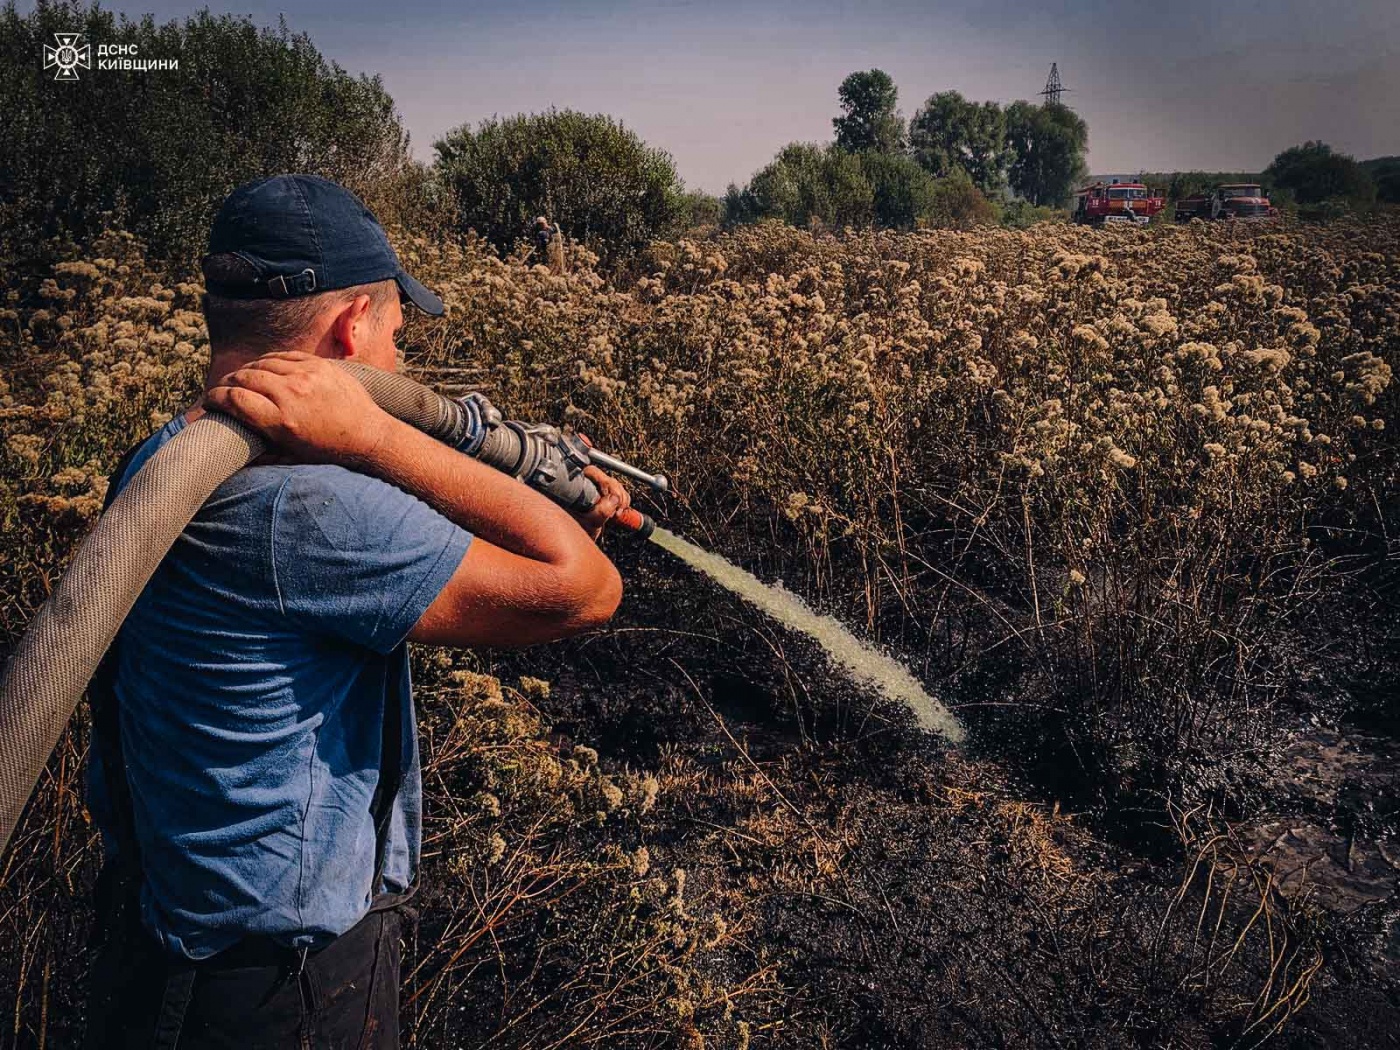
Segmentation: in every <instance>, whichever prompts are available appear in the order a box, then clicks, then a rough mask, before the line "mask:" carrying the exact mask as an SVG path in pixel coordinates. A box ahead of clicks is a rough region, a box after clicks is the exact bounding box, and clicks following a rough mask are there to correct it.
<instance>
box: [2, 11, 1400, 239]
mask: <svg viewBox="0 0 1400 1050" xmlns="http://www.w3.org/2000/svg"><path fill="white" fill-rule="evenodd" d="M77 30H81V31H82V32H83V33H84V34H85V36H86V38H87V40H88V41H89V42H91V43H93V44H98V43H102V44H109V45H112V44H134V45H136V46H137V47H138V50H139V53H141V54H147V55H160V56H170V57H178V59H179V62H180V67H179V70H178V71H173V72H160V73H155V72H153V73H148V74H145V75H139V76H138V75H122V74H117V73H100V72H98V71H92V72H90V73H89V72H84V73H83V74H82V76H81V77H80V79H79V80H78V81H76V82H66V83H56V82H54V79H53V74H52V71H46V70H44V69H43V68H42V63H41V62H40V61H39V56H40V54H41V53H42V49H43V47H44V45H45V44H47V43H51V42H52V40H53V34H54V33H56V32H72V31H77ZM0 62H3V64H4V66H5V68H6V70H7V71H8V75H7V76H6V77H4V78H0V114H3V120H4V124H5V128H6V146H7V148H6V149H5V150H3V151H0V255H3V256H4V257H6V258H7V259H9V260H10V261H11V263H12V264H14V263H20V262H22V260H24V259H25V258H28V257H40V256H42V255H43V254H45V253H47V252H49V251H51V250H52V245H53V243H54V241H55V239H70V240H76V241H83V240H86V239H88V238H90V237H91V236H92V235H93V234H95V233H97V232H100V231H101V230H102V229H104V228H108V227H121V228H125V229H128V230H130V231H132V232H133V233H135V234H137V235H138V236H140V237H141V238H142V239H143V240H145V241H146V242H147V244H148V245H149V247H150V248H151V250H152V251H153V252H154V253H156V254H157V255H165V256H169V257H172V258H183V259H184V260H186V261H192V260H193V259H194V258H195V257H196V256H197V255H198V254H199V253H200V252H201V251H203V248H204V238H205V236H206V232H207V230H208V228H209V222H210V219H211V218H212V216H213V212H214V210H215V209H216V208H217V207H218V205H219V202H220V201H221V200H222V199H223V197H224V196H225V195H226V194H227V193H228V191H229V190H230V189H232V188H233V187H234V186H236V185H238V184H239V183H241V182H244V181H247V180H248V179H252V178H255V177H257V176H259V175H267V174H273V173H276V172H280V171H305V172H311V173H314V174H320V175H325V176H327V177H329V178H333V179H336V180H337V181H339V182H342V183H344V184H345V185H347V186H349V187H350V188H351V189H352V190H354V191H355V192H356V193H357V194H359V195H360V196H361V197H362V198H363V199H364V200H365V201H366V203H367V204H368V205H369V206H370V208H371V209H372V210H373V211H374V212H375V213H376V214H377V215H378V216H379V217H380V218H381V219H382V220H383V221H385V222H386V223H389V224H399V225H403V226H409V227H412V228H414V229H416V230H418V231H420V232H426V233H444V232H448V231H466V230H474V231H475V232H476V233H477V234H478V235H480V236H482V237H484V238H486V239H487V240H489V241H490V242H491V243H492V244H493V245H495V246H496V247H497V248H498V249H500V250H502V251H509V250H512V249H513V248H514V247H515V246H516V245H517V244H518V243H519V242H520V241H521V240H522V239H524V238H525V237H526V236H527V233H528V230H529V228H530V224H531V222H532V220H533V218H534V217H535V216H536V215H540V214H544V215H547V216H548V217H549V218H550V220H551V221H553V222H555V223H557V224H558V225H560V226H561V227H562V228H563V229H564V231H565V232H566V234H568V235H569V236H570V237H571V238H573V239H576V240H580V241H583V242H585V243H587V244H588V245H589V246H590V247H592V248H593V249H594V250H596V251H597V252H598V253H599V254H600V255H602V256H603V257H604V258H605V260H607V261H611V260H614V259H621V258H625V257H627V256H628V255H630V254H631V253H632V252H633V251H634V250H635V249H637V248H638V247H640V246H642V245H645V244H646V243H647V242H648V241H650V240H652V239H654V238H663V237H673V236H677V235H679V234H681V233H683V232H684V231H686V230H688V229H692V228H694V227H696V226H699V225H708V224H719V223H721V222H725V223H731V224H732V223H740V222H753V221H758V220H762V219H770V218H777V219H782V220H785V221H787V222H790V223H793V224H796V225H811V224H821V225H825V226H827V227H829V228H840V227H843V226H857V227H862V226H877V225H878V226H888V227H896V228H904V229H908V228H912V227H914V226H917V225H932V226H968V225H972V224H976V223H983V222H994V221H997V220H1000V221H1002V222H1005V223H1009V224H1014V225H1020V224H1026V223H1029V222H1032V221H1035V220H1037V219H1041V218H1047V217H1053V216H1056V215H1059V214H1061V213H1059V212H1055V211H1053V210H1051V208H1052V207H1053V206H1060V205H1063V204H1064V203H1065V202H1066V201H1067V200H1068V198H1069V196H1070V194H1071V193H1072V191H1073V189H1074V187H1075V184H1076V182H1077V181H1078V180H1079V179H1081V178H1083V177H1084V173H1085V165H1084V154H1085V150H1086V148H1087V141H1088V129H1087V128H1086V127H1085V124H1084V121H1083V120H1082V119H1081V118H1079V117H1078V116H1077V115H1076V114H1075V113H1073V111H1071V110H1069V109H1068V108H1067V107H1065V106H1060V105H1055V104H1047V105H1038V104H1032V103H1029V102H1024V101H1018V102H1012V103H1010V104H1009V105H1006V106H1002V105H999V104H998V103H995V102H973V101H969V100H968V99H965V98H964V97H963V96H962V95H960V94H959V93H958V92H955V91H945V92H940V93H938V94H935V95H933V96H931V97H930V98H929V99H927V100H926V101H925V103H924V104H923V105H922V106H920V107H919V109H918V110H917V111H916V112H915V114H914V116H913V118H912V119H911V120H909V121H908V122H907V123H906V121H905V120H904V119H903V117H902V116H901V115H900V112H899V109H898V91H897V89H896V87H895V84H894V82H893V81H892V80H891V78H890V77H889V76H888V75H887V74H886V73H884V72H882V71H880V70H878V69H873V70H867V71H863V72H858V73H853V74H851V75H850V76H848V77H847V78H846V79H845V80H844V81H843V82H842V84H841V85H840V87H839V89H838V92H837V98H838V102H839V106H840V112H839V115H838V116H836V118H835V119H834V121H833V139H832V141H831V142H829V143H825V144H820V143H817V144H812V143H807V144H804V143H794V144H791V145H789V146H786V147H784V148H783V149H782V150H780V151H779V153H778V155H777V156H776V157H775V158H774V159H773V161H772V162H771V163H770V164H768V165H766V166H765V167H764V168H763V169H762V170H760V171H759V172H757V173H756V174H755V175H754V176H753V178H752V179H750V180H749V182H748V183H747V185H745V186H744V187H742V188H740V187H738V186H731V187H730V188H729V191H728V192H727V193H726V194H725V196H724V198H723V199H722V200H721V199H718V198H715V197H713V196H710V195H708V194H704V193H696V192H691V191H689V190H688V189H687V188H686V186H685V184H684V183H683V182H682V180H681V178H680V176H679V175H678V173H677V171H676V167H675V163H674V161H673V160H672V158H671V157H670V156H669V154H667V153H666V152H665V151H664V150H660V149H656V148H655V147H652V146H650V145H648V144H647V143H646V142H644V141H643V140H642V139H641V138H640V137H639V136H638V135H637V134H636V133H635V132H633V131H631V130H630V129H628V128H626V127H624V126H623V125H622V124H621V123H620V122H618V121H616V120H614V119H613V118H611V117H608V116H605V115H601V114H582V113H577V112H574V111H571V110H551V111H549V112H546V113H536V114H527V115H520V116H514V117H508V118H504V119H495V118H493V119H490V120H486V121H482V122H479V123H478V124H475V125H470V124H464V125H462V126H461V127H458V128H455V129H453V130H451V131H449V132H448V133H447V134H445V135H443V136H442V137H441V138H440V139H439V140H438V141H436V142H435V143H434V154H435V156H434V160H433V162H432V163H431V164H423V163H421V162H418V161H415V160H414V159H413V156H412V153H411V152H410V149H409V136H408V132H407V131H406V129H405V128H404V127H403V123H402V120H401V118H400V116H399V114H398V112H397V110H396V108H395V105H394V100H393V98H392V97H391V96H390V95H389V93H388V92H387V91H386V90H385V88H384V85H383V83H382V82H381V81H380V79H379V78H378V77H370V76H364V75H356V74H351V73H349V72H347V71H346V70H344V69H342V68H341V67H340V66H338V65H337V64H336V63H334V62H332V61H329V60H327V59H326V58H325V57H324V56H323V55H322V54H321V53H320V52H319V50H318V49H317V48H316V46H315V45H314V43H313V42H312V41H311V40H310V39H309V38H308V37H307V36H306V35H305V34H301V33H293V32H291V31H290V30H289V29H288V28H287V26H286V25H285V23H281V24H279V25H278V26H277V27H276V28H273V29H268V28H259V27H257V26H255V25H254V24H253V23H252V21H251V20H250V19H248V18H246V17H235V16H231V15H218V16H216V15H212V14H210V13H209V12H208V11H202V12H200V13H198V14H196V15H193V16H190V17H188V18H185V19H184V20H182V21H171V22H167V23H164V24H158V23H156V22H155V20H154V19H153V18H151V17H150V16H147V17H145V18H142V19H139V20H133V19H129V18H127V17H125V16H122V15H118V14H115V13H113V12H110V11H107V10H105V9H103V8H102V7H101V6H100V5H99V4H98V3H92V4H86V3H84V2H83V0H38V2H37V3H36V4H35V6H34V8H33V9H32V10H31V11H29V12H28V13H26V14H23V15H21V14H20V13H19V12H18V10H17V9H16V6H15V4H14V2H13V0H9V2H7V3H6V4H5V6H4V7H3V8H0ZM1190 177H1191V176H1190V175H1188V176H1178V177H1177V178H1178V180H1185V179H1189V178H1190ZM1265 179H1266V181H1267V182H1268V183H1269V184H1270V185H1271V186H1272V187H1274V188H1275V189H1277V190H1283V191H1285V192H1286V193H1287V194H1291V195H1292V196H1291V199H1293V200H1296V201H1297V202H1298V204H1299V205H1300V206H1303V207H1316V208H1318V209H1319V212H1318V213H1319V214H1320V215H1325V214H1326V213H1327V209H1328V208H1332V207H1334V206H1335V202H1336V201H1337V200H1339V199H1340V200H1343V201H1346V202H1353V203H1355V202H1359V203H1362V204H1364V203H1367V202H1369V201H1373V200H1376V199H1379V200H1382V201H1396V200H1397V199H1400V159H1397V158H1394V157H1390V158H1378V159H1377V160H1375V161H1369V162H1366V163H1365V164H1357V162H1356V161H1354V160H1353V159H1352V158H1350V157H1346V156H1344V155H1341V154H1336V153H1334V152H1333V151H1332V150H1330V149H1329V148H1328V147H1326V146H1325V145H1323V144H1322V143H1306V144H1304V145H1302V146H1299V147H1295V148H1294V149H1292V150H1287V151H1285V152H1284V153H1282V154H1280V155H1279V157H1278V158H1276V159H1275V161H1274V164H1273V165H1271V167H1270V169H1269V171H1268V172H1266V173H1265ZM1159 184H1160V183H1159ZM1173 185H1174V186H1175V185H1176V183H1173ZM1185 187H1186V182H1185V181H1181V187H1180V188H1183V189H1184V188H1185Z"/></svg>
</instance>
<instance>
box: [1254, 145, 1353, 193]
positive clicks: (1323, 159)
mask: <svg viewBox="0 0 1400 1050" xmlns="http://www.w3.org/2000/svg"><path fill="white" fill-rule="evenodd" d="M1264 178H1265V179H1266V180H1267V181H1268V182H1269V183H1270V184H1272V185H1275V186H1282V187H1283V188H1284V189H1286V190H1289V191H1291V192H1292V193H1293V196H1294V197H1295V198H1296V199H1297V201H1298V203H1299V204H1318V203H1320V202H1322V201H1325V200H1334V199H1344V200H1347V201H1350V202H1352V203H1357V204H1369V203H1370V202H1372V201H1374V200H1375V199H1376V186H1375V183H1374V182H1372V181H1371V177H1370V175H1368V174H1367V173H1366V171H1365V170H1364V169H1363V168H1362V167H1361V165H1360V164H1358V163H1356V160H1355V158H1353V157H1349V156H1347V155H1346V154H1344V153H1334V152H1333V151H1332V147H1331V146H1329V145H1327V143H1325V142H1305V143H1303V145H1301V146H1292V147H1290V148H1289V149H1286V150H1284V151H1283V152H1282V153H1280V154H1279V155H1278V156H1277V157H1275V158H1274V160H1273V163H1272V164H1270V165H1269V166H1268V167H1267V168H1265V169H1264Z"/></svg>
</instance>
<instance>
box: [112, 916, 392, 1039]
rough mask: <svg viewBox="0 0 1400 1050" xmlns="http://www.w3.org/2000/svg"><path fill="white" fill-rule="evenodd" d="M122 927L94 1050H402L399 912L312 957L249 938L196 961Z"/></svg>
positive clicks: (367, 921) (363, 925) (360, 926)
mask: <svg viewBox="0 0 1400 1050" xmlns="http://www.w3.org/2000/svg"><path fill="white" fill-rule="evenodd" d="M121 926H122V929H121V931H120V933H117V934H116V935H115V936H113V935H110V934H109V936H108V938H107V943H106V944H105V945H104V946H103V948H102V949H101V952H100V954H99V956H98V959H97V961H96V963H95V964H94V967H93V974H92V998H91V1002H90V1005H89V1008H88V1039H87V1045H88V1048H89V1050H175V1048H177V1047H178V1048H179V1050H191V1048H204V1047H210V1048H214V1050H224V1048H227V1050H234V1048H238V1050H254V1048H257V1050H284V1048H286V1050H310V1048H316V1050H397V1048H398V1045H399V962H400V955H399V951H400V946H399V937H400V933H401V930H402V916H401V913H400V912H399V911H396V910H393V909H388V910H383V911H372V912H370V913H369V914H368V915H366V916H365V917H364V918H363V919H361V920H360V921H359V922H358V923H356V924H355V926H353V927H352V928H351V929H349V930H347V931H346V932H345V933H343V934H342V935H341V936H339V937H337V938H336V939H335V940H334V941H332V942H331V943H330V944H329V945H327V946H326V947H325V948H323V949H321V950H320V951H316V952H309V953H307V954H306V955H305V956H304V957H303V956H302V955H301V953H300V952H294V951H292V950H291V949H287V948H282V947H279V946H277V945H274V944H271V943H270V942H266V941H262V940H249V941H244V942H242V943H240V944H238V945H235V946H234V947H233V948H230V949H229V950H228V951H226V952H221V953H219V954H218V955H216V956H214V957H213V958H211V959H207V960H202V961H200V962H195V963H191V962H187V961H182V960H176V959H171V958H170V957H169V956H168V955H167V954H166V953H165V952H164V951H163V949H161V947H160V945H159V944H158V943H157V942H156V941H155V940H154V939H153V938H151V936H150V935H149V934H147V933H146V932H145V930H144V929H141V928H140V926H139V925H136V928H135V929H133V928H132V926H133V924H132V923H130V922H127V923H123V924H121ZM114 932H115V931H114Z"/></svg>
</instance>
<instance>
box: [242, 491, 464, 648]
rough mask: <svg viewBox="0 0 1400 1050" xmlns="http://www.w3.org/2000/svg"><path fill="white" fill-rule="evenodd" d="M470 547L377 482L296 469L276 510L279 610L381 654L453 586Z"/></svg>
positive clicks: (458, 532)
mask: <svg viewBox="0 0 1400 1050" xmlns="http://www.w3.org/2000/svg"><path fill="white" fill-rule="evenodd" d="M471 538H472V537H471V533H469V532H467V531H466V530H465V529H462V528H461V527H460V526H458V525H455V524H454V523H452V522H451V521H449V520H448V519H447V518H445V517H443V516H442V515H441V514H439V513H438V512H437V511H435V510H433V509H432V508H431V507H429V506H428V505H427V504H426V503H424V502H423V501H422V500H419V499H416V498H414V497H413V496H410V495H409V494H408V493H406V492H404V491H402V490H401V489H397V488H395V487H394V486H393V485H389V484H387V483H385V482H383V481H380V480H378V479H377V478H371V477H366V476H365V475H363V474H356V473H354V472H352V471H348V470H344V469H342V468H340V467H332V466H316V467H303V468H298V469H297V470H294V471H293V472H292V473H291V474H290V475H289V477H288V478H287V480H286V481H285V482H284V483H283V485H282V487H281V489H280V491H279V492H278V494H277V499H276V501H275V502H274V505H273V512H272V534H271V540H270V543H271V547H272V551H271V554H272V568H273V580H274V582H275V585H276V590H277V595H276V597H277V602H278V605H279V607H280V609H281V611H282V612H283V614H285V615H286V616H287V617H289V618H290V619H293V620H295V621H297V622H298V623H299V624H300V625H301V626H302V627H304V628H305V629H306V630H309V631H314V632H318V633H323V634H329V635H334V636H336V637H339V638H344V639H347V640H348V641H351V642H355V643H356V644H359V645H363V646H365V647H367V648H369V649H373V650H375V651H376V652H381V653H387V652H389V651H390V650H391V649H393V648H394V647H395V646H397V645H398V644H399V643H400V642H402V641H403V640H404V638H405V637H407V635H408V632H409V631H411V630H412V629H413V626H414V624H416V623H417V622H418V619H419V617H421V616H422V615H423V612H424V610H426V609H427V608H428V606H429V605H431V604H432V603H433V599H435V598H436V597H437V596H438V594H439V592H441V590H442V588H443V586H444V585H445V584H446V583H447V581H448V580H449V579H451V577H452V574H453V573H454V572H455V571H456V569H457V566H458V565H459V564H460V563H461V561H462V558H463V557H464V556H465V555H466V553H467V547H468V545H469V544H470V543H471Z"/></svg>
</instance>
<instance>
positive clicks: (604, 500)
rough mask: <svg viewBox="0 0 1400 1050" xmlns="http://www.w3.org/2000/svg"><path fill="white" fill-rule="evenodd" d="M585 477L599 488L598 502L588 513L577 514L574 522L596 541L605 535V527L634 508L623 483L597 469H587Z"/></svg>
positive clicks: (584, 472) (584, 473) (585, 469)
mask: <svg viewBox="0 0 1400 1050" xmlns="http://www.w3.org/2000/svg"><path fill="white" fill-rule="evenodd" d="M583 476H584V477H586V478H588V479H589V480H590V481H592V482H593V484H595V485H597V486H598V502H597V503H595V504H593V507H592V509H591V510H589V511H588V513H586V514H575V515H574V520H575V521H577V522H578V523H579V524H580V525H582V526H583V531H584V532H586V533H588V535H590V536H592V537H593V539H594V540H595V541H596V540H597V539H598V537H599V536H601V535H602V534H603V526H605V525H607V523H608V522H610V521H612V519H613V518H614V517H616V516H617V515H618V514H620V513H622V511H624V510H626V509H627V508H628V507H630V506H632V496H631V495H630V494H629V493H628V491H627V490H626V489H625V488H623V487H622V482H620V481H618V480H617V478H615V477H613V476H612V475H611V474H605V473H604V472H603V471H601V470H599V469H598V468H597V467H585V468H584V470H583Z"/></svg>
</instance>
